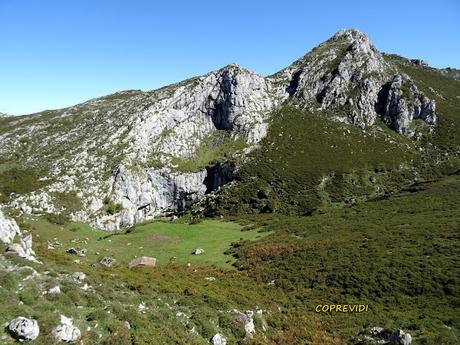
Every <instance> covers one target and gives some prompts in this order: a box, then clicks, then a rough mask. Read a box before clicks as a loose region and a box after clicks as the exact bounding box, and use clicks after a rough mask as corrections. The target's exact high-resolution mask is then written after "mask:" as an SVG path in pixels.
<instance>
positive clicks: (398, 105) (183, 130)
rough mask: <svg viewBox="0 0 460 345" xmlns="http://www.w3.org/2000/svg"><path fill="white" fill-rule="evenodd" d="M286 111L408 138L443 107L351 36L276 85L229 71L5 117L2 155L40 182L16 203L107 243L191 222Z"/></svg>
mask: <svg viewBox="0 0 460 345" xmlns="http://www.w3.org/2000/svg"><path fill="white" fill-rule="evenodd" d="M286 103H289V104H291V105H295V106H298V107H302V108H305V109H308V110H309V111H314V112H318V113H321V114H323V115H324V116H326V117H327V118H329V119H330V120H332V121H341V122H346V123H349V124H353V125H356V126H359V127H363V128H364V127H367V126H373V125H374V124H375V122H376V120H377V119H378V118H382V119H383V120H384V122H385V123H386V124H387V125H388V126H389V127H390V128H392V129H394V130H395V131H397V132H398V133H400V134H403V135H407V136H413V135H414V134H415V133H414V131H413V129H411V123H412V121H413V120H414V119H421V120H423V121H425V122H426V123H427V124H428V125H430V126H434V125H435V124H436V118H437V115H436V112H435V110H436V107H435V103H434V101H432V100H430V99H428V98H427V97H426V96H425V95H423V93H422V92H420V91H419V90H418V88H417V86H416V85H415V83H414V82H413V81H412V80H410V78H409V77H408V76H406V75H404V74H403V73H401V72H400V71H398V69H397V68H396V67H395V66H393V65H391V64H390V63H387V62H386V60H385V59H384V57H383V55H382V54H381V53H380V52H379V51H378V50H377V49H376V48H375V47H374V46H373V45H372V43H371V41H370V40H369V38H368V37H367V36H366V35H365V34H363V33H361V32H359V31H357V30H352V29H351V30H350V29H349V30H342V31H339V32H338V33H337V34H336V35H334V36H333V37H332V38H331V39H329V40H328V41H326V42H324V43H323V44H321V45H319V46H318V47H316V48H314V49H313V50H312V51H311V52H309V53H308V54H306V55H305V56H303V57H302V58H300V59H298V60H297V61H295V62H294V63H292V64H291V65H289V66H288V67H286V68H285V69H283V70H281V71H280V72H278V73H276V74H274V75H272V76H270V77H265V78H264V77H262V76H259V75H257V74H255V73H253V72H250V71H248V70H246V69H244V68H241V67H239V66H237V65H228V66H226V67H224V68H222V69H219V70H217V71H214V72H211V73H209V74H206V75H204V76H200V77H196V78H192V79H188V80H185V81H183V82H180V83H178V84H174V85H170V86H166V87H164V88H161V89H158V90H154V91H151V92H143V91H135V90H134V91H124V92H119V93H116V94H113V95H109V96H106V97H101V98H97V99H93V100H90V101H88V102H86V103H83V104H79V105H76V106H74V107H70V108H66V109H61V110H53V111H45V112H42V113H38V114H34V115H29V116H21V117H11V116H9V117H2V118H1V119H0V128H3V130H2V131H0V143H1V145H0V155H1V156H2V157H7V158H8V157H9V158H10V159H12V160H19V163H20V164H21V165H22V166H24V167H27V168H33V169H36V170H37V171H39V172H40V173H41V174H42V175H43V176H41V177H40V183H41V184H40V187H39V188H37V189H35V190H33V191H31V192H29V193H23V194H21V195H12V196H11V198H10V200H9V202H8V203H9V205H10V206H12V207H15V208H17V209H19V210H20V211H21V212H24V213H32V212H35V213H37V212H38V213H58V214H59V213H64V214H68V215H69V216H70V217H71V218H72V219H74V220H80V221H84V222H87V223H89V224H91V225H93V226H95V227H97V228H101V229H106V230H110V231H113V230H118V229H121V228H124V227H129V226H131V225H133V224H136V223H138V222H140V221H143V220H145V219H151V218H153V217H157V216H164V215H172V214H176V213H178V212H182V211H184V210H187V209H189V208H190V207H191V205H192V204H194V203H195V202H197V201H198V200H199V199H200V198H201V197H203V196H204V195H205V194H207V193H212V192H213V191H214V190H216V189H217V188H220V187H222V186H223V185H224V184H227V183H228V182H230V181H231V180H232V178H233V175H234V171H237V169H238V166H235V164H234V163H233V162H228V161H227V160H228V156H229V155H227V158H225V159H223V158H222V157H217V158H218V160H217V161H216V159H215V158H216V157H214V156H212V154H211V153H212V152H213V151H214V150H216V148H221V149H222V150H224V149H227V147H228V146H231V144H234V143H239V145H240V146H241V143H242V144H243V146H244V147H240V146H238V148H237V149H235V150H234V151H232V152H231V157H230V158H236V157H238V161H239V162H244V161H245V159H246V157H247V153H248V152H251V151H252V150H254V149H256V148H257V146H258V144H259V143H260V141H261V140H262V139H263V138H264V137H265V136H266V134H267V130H268V129H269V125H270V119H271V116H273V114H276V110H277V109H280V107H281V106H282V105H283V104H286ZM207 156H209V157H207ZM18 157H19V158H18ZM203 157H205V158H206V157H207V158H206V159H207V160H205V159H204V158H203ZM195 161H196V162H195ZM184 162H186V163H187V164H184ZM195 163H196V164H195ZM198 163H200V164H198ZM70 196H71V197H70ZM77 201H78V202H77Z"/></svg>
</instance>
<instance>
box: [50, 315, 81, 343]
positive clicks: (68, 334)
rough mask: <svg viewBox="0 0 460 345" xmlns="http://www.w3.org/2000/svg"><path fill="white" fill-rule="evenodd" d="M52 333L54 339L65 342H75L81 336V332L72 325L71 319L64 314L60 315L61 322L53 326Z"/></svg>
mask: <svg viewBox="0 0 460 345" xmlns="http://www.w3.org/2000/svg"><path fill="white" fill-rule="evenodd" d="M52 334H53V336H54V337H55V338H56V340H58V341H62V342H66V343H75V342H76V341H78V339H80V337H81V332H80V330H79V329H78V327H75V326H74V325H73V321H72V319H71V318H68V317H66V316H64V315H61V324H60V325H58V326H56V327H54V328H53V331H52Z"/></svg>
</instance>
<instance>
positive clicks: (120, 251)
mask: <svg viewBox="0 0 460 345" xmlns="http://www.w3.org/2000/svg"><path fill="white" fill-rule="evenodd" d="M23 221H24V222H25V223H27V224H28V226H30V227H31V229H32V231H33V234H34V236H35V237H36V239H35V241H36V243H37V245H38V244H40V245H41V246H43V247H46V246H47V241H51V242H53V241H55V240H57V241H58V242H59V243H61V244H62V246H61V247H60V248H57V249H55V250H56V251H57V252H59V253H60V254H65V252H66V250H67V249H68V248H70V247H75V248H85V249H87V253H86V256H85V257H81V258H79V259H80V260H81V261H84V262H89V263H90V262H95V261H97V260H98V259H100V258H102V257H104V256H112V257H114V258H116V259H117V261H118V262H119V263H120V264H123V265H126V264H128V263H129V262H130V261H131V260H132V259H134V258H135V257H139V256H153V257H155V258H156V259H157V265H166V264H169V263H173V262H176V263H188V262H190V263H192V264H199V265H216V266H220V267H227V268H231V267H232V264H233V263H234V261H235V259H234V258H233V257H232V256H229V255H225V254H224V252H225V251H226V250H227V249H229V248H230V246H231V244H232V243H234V242H238V241H242V240H248V241H253V240H256V239H260V238H262V237H263V236H264V235H266V234H267V233H266V232H265V233H259V232H258V230H257V229H253V230H250V231H242V226H241V225H239V224H237V223H236V222H224V221H219V220H205V221H203V222H200V223H198V224H184V223H173V222H168V221H154V222H150V223H144V224H141V225H138V226H136V227H133V228H131V229H129V230H127V231H124V232H119V233H114V234H108V233H107V232H105V231H101V230H95V229H92V228H91V227H90V226H89V225H86V224H83V223H76V222H68V223H65V224H63V225H58V224H52V223H50V222H48V221H47V220H46V219H44V218H41V217H40V218H39V217H34V218H28V219H25V220H23ZM196 248H202V249H204V250H205V252H204V253H203V254H200V255H193V254H192V251H193V250H194V249H196ZM66 255H67V256H68V257H69V259H76V258H77V257H76V256H75V255H71V254H66Z"/></svg>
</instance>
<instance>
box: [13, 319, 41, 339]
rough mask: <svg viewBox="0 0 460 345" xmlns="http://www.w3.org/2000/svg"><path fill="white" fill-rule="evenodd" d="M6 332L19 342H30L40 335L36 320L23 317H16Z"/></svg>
mask: <svg viewBox="0 0 460 345" xmlns="http://www.w3.org/2000/svg"><path fill="white" fill-rule="evenodd" d="M7 330H8V332H9V333H10V334H11V335H12V336H13V337H14V338H15V339H16V340H19V341H32V340H34V339H36V338H37V337H38V335H39V334H40V328H39V327H38V323H37V321H36V320H33V319H27V318H25V317H22V316H20V317H17V318H16V319H14V320H12V321H11V322H10V323H9V324H8V327H7Z"/></svg>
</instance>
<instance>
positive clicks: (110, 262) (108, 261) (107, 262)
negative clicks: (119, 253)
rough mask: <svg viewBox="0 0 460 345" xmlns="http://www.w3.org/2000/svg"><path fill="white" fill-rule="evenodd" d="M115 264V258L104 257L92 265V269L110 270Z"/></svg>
mask: <svg viewBox="0 0 460 345" xmlns="http://www.w3.org/2000/svg"><path fill="white" fill-rule="evenodd" d="M116 264H117V260H116V259H115V258H112V257H110V256H105V257H103V258H102V259H101V260H99V261H98V262H96V263H95V264H93V265H92V266H93V267H104V268H110V267H114V266H115V265H116Z"/></svg>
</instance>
